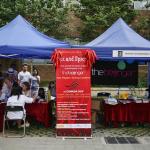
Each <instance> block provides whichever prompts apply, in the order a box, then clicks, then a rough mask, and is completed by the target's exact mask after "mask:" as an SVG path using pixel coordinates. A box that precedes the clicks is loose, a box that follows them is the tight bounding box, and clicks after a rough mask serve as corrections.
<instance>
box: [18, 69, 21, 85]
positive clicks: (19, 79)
mask: <svg viewBox="0 0 150 150" xmlns="http://www.w3.org/2000/svg"><path fill="white" fill-rule="evenodd" d="M20 82H21V75H20V72H19V73H18V84H19V85H20Z"/></svg>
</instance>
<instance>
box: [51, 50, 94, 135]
mask: <svg viewBox="0 0 150 150" xmlns="http://www.w3.org/2000/svg"><path fill="white" fill-rule="evenodd" d="M51 58H52V61H53V62H54V63H55V65H56V114H57V121H56V134H57V136H63V137H65V136H71V137H76V136H78V137H91V65H92V63H94V62H95V58H96V55H95V53H94V51H93V50H90V49H56V50H55V52H54V53H53V55H52V57H51Z"/></svg>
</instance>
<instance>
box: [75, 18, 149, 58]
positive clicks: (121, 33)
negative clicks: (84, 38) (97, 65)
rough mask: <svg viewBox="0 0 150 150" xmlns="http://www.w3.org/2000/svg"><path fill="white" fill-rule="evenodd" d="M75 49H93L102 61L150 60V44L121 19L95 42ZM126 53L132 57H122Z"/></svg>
mask: <svg viewBox="0 0 150 150" xmlns="http://www.w3.org/2000/svg"><path fill="white" fill-rule="evenodd" d="M75 47H88V48H91V49H93V50H95V52H96V54H97V56H98V58H100V59H101V60H120V59H121V60H140V61H148V60H150V42H149V41H148V40H146V39H144V38H143V37H141V36H140V35H139V34H137V33H136V32H135V31H134V30H133V29H131V28H130V27H129V26H128V25H127V24H126V23H125V22H124V21H123V20H122V19H121V18H120V19H118V20H117V21H116V22H115V23H114V24H113V25H112V26H111V27H110V28H108V29H107V30H106V31H105V32H104V33H103V34H101V35H100V36H99V37H97V38H96V39H94V40H93V41H91V42H89V43H88V44H86V45H83V46H81V45H80V46H75ZM125 51H126V52H127V51H129V52H132V53H130V54H131V55H132V56H131V55H126V56H121V55H120V53H122V54H124V52H125ZM117 52H118V54H119V56H117ZM136 52H137V53H136ZM144 53H145V54H146V55H144ZM134 54H135V55H134ZM137 54H138V56H137ZM140 54H141V55H140Z"/></svg>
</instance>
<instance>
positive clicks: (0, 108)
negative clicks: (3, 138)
mask: <svg viewBox="0 0 150 150" xmlns="http://www.w3.org/2000/svg"><path fill="white" fill-rule="evenodd" d="M5 106H6V104H4V103H0V131H2V128H3V116H4V110H5ZM25 108H26V114H27V116H30V117H33V118H34V119H35V120H37V121H39V122H41V123H43V124H44V126H45V127H49V126H50V120H51V116H52V115H51V104H50V103H47V102H45V103H44V102H43V103H32V104H26V106H25Z"/></svg>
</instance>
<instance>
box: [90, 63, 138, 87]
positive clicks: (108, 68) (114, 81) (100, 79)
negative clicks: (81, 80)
mask: <svg viewBox="0 0 150 150" xmlns="http://www.w3.org/2000/svg"><path fill="white" fill-rule="evenodd" d="M91 72H92V73H91V74H92V85H118V86H128V85H137V83H138V63H137V62H134V61H129V62H126V61H113V62H112V61H96V63H95V64H94V65H93V66H92V71H91Z"/></svg>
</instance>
